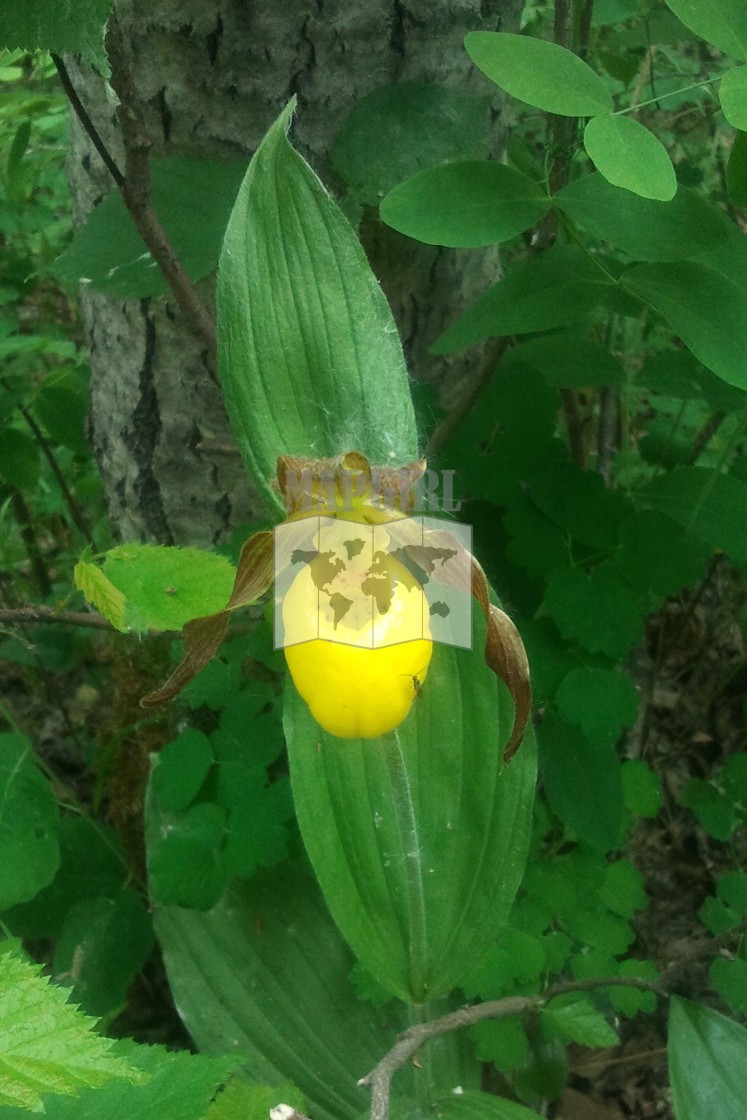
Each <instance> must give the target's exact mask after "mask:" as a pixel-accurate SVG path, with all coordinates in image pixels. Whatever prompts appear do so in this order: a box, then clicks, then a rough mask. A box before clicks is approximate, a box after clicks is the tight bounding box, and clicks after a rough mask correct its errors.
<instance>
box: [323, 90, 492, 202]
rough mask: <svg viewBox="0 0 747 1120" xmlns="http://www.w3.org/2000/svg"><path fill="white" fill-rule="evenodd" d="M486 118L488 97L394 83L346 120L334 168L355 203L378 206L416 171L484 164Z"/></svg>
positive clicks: (369, 97) (368, 98)
mask: <svg viewBox="0 0 747 1120" xmlns="http://www.w3.org/2000/svg"><path fill="white" fill-rule="evenodd" d="M489 115H490V98H488V97H471V96H469V95H466V94H464V93H461V92H460V91H459V90H454V89H447V88H446V87H445V86H440V85H435V84H432V83H424V82H396V83H394V84H393V85H387V86H384V87H383V88H381V89H376V90H374V91H373V93H369V94H368V95H367V96H366V97H364V98H362V99H361V100H360V101H359V102H358V103H357V105H356V106H355V107H354V108H353V110H352V112H351V113H350V115H349V116H348V117H346V118H345V120H344V121H343V124H342V126H341V128H340V130H339V132H338V133H337V135H336V136H335V139H334V143H333V145H332V151H331V159H332V164H333V166H334V168H335V170H336V171H337V172H338V174H339V175H340V176H341V177H342V179H343V180H344V182H345V183H346V184H347V187H348V190H349V191H350V193H351V194H352V196H353V197H354V199H355V200H356V201H357V202H359V203H362V204H364V205H368V206H378V205H379V203H380V202H381V200H382V198H383V197H384V195H385V194H386V193H387V191H390V190H391V189H392V187H395V186H396V185H397V183H401V182H403V181H404V180H405V179H409V178H410V176H411V175H416V174H417V173H418V172H419V171H425V170H427V169H428V168H429V167H437V166H438V165H439V164H442V163H448V162H449V161H450V160H455V159H487V157H488V155H489V154H490V142H489V131H490V125H489ZM384 141H386V142H384Z"/></svg>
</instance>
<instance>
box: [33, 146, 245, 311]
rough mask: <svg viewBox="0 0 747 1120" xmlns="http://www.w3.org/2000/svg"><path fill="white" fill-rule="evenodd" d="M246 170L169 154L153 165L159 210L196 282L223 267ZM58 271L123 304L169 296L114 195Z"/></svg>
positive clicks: (75, 242) (240, 162) (75, 241)
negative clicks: (220, 264) (229, 227)
mask: <svg viewBox="0 0 747 1120" xmlns="http://www.w3.org/2000/svg"><path fill="white" fill-rule="evenodd" d="M245 171H246V163H245V162H244V161H243V160H210V159H195V158H193V157H191V156H171V157H170V158H169V159H159V160H154V161H153V165H152V169H151V178H152V193H153V206H154V209H155V211H156V213H157V215H158V217H159V218H160V220H161V223H162V224H163V228H164V230H165V231H166V234H167V235H168V238H169V240H170V242H171V244H172V245H173V247H174V249H175V251H176V253H177V256H178V257H179V260H180V261H181V263H182V265H183V266H184V269H185V270H186V272H187V274H188V275H189V276H190V278H191V279H192V280H200V279H202V277H203V276H207V274H208V273H209V272H212V271H213V270H214V269H215V266H216V265H217V263H218V255H219V253H220V246H221V240H222V238H223V234H224V232H225V229H226V225H227V223H228V218H229V215H230V213H231V207H232V206H233V204H234V202H235V200H236V193H237V191H238V189H239V186H240V184H241V180H242V177H243V175H244V172H245ZM207 199H209V205H206V200H207ZM54 272H55V274H56V275H57V276H58V277H59V278H60V279H61V280H62V281H67V282H68V283H72V284H76V285H77V284H83V285H86V286H90V287H91V288H93V289H95V290H96V291H98V292H106V293H108V294H110V295H114V296H121V297H122V298H123V299H145V298H146V297H147V296H156V295H162V294H163V293H165V292H167V291H168V285H167V283H166V281H165V280H164V278H163V276H162V275H161V272H160V271H159V269H158V267H157V265H156V263H155V261H154V260H153V257H152V256H151V254H150V252H149V251H148V249H147V248H146V246H145V243H144V242H143V240H142V238H141V237H140V234H139V233H138V232H137V229H136V227H135V223H134V222H133V220H132V218H131V217H130V215H129V213H128V211H127V210H126V208H125V205H124V202H123V201H122V197H121V195H120V193H119V191H116V190H114V191H112V192H111V193H110V194H108V195H107V196H106V198H105V199H104V200H103V202H102V203H101V204H100V205H99V206H97V207H96V209H95V210H93V211H92V212H91V214H90V215H89V216H88V219H87V220H86V223H85V225H84V226H82V228H81V229H80V230H78V232H77V233H76V235H75V237H74V238H73V240H72V242H71V244H70V245H69V246H68V248H67V249H66V250H65V252H64V253H62V255H61V256H60V257H58V258H57V261H56V262H55V265H54Z"/></svg>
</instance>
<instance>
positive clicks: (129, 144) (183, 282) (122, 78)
mask: <svg viewBox="0 0 747 1120" xmlns="http://www.w3.org/2000/svg"><path fill="white" fill-rule="evenodd" d="M106 46H107V52H108V54H109V61H110V63H111V68H112V76H111V84H112V88H113V89H114V92H115V93H116V94H117V96H118V98H119V102H120V105H119V121H120V125H121V128H122V140H123V143H124V149H125V172H124V182H123V183H122V184H121V185H120V190H121V193H122V199H123V201H124V204H125V206H126V207H127V209H128V210H129V212H130V214H131V215H132V218H133V220H134V222H135V224H136V226H137V229H138V232H139V234H140V236H141V237H142V239H143V241H144V242H145V244H146V245H147V246H148V249H149V250H150V252H151V254H152V255H153V259H154V261H155V262H156V263H157V265H158V267H159V268H160V270H161V272H162V273H163V276H164V278H165V279H166V282H167V283H168V285H169V287H170V288H171V291H172V292H173V293H174V297H175V299H176V300H177V302H178V304H179V306H180V308H181V310H182V311H183V313H184V315H185V316H186V318H187V320H188V321H189V322H191V323H192V324H193V325H194V327H195V329H196V330H197V331H198V333H199V334H200V336H201V337H202V338H203V340H204V341H205V343H206V345H207V347H208V352H209V356H210V360H211V363H213V364H214V361H215V354H216V330H215V319H214V318H213V316H212V314H211V312H210V311H209V310H208V309H207V307H206V306H205V304H204V303H203V301H202V299H201V298H200V296H199V293H198V292H197V289H196V288H195V286H194V284H193V283H192V281H191V280H190V278H189V276H187V273H186V272H185V271H184V268H183V266H182V263H181V261H180V260H179V258H178V256H177V255H176V252H175V251H174V248H173V246H172V245H171V243H170V241H169V239H168V237H167V236H166V233H165V231H164V228H163V226H162V225H161V222H160V220H159V218H158V215H157V214H156V212H155V210H154V209H153V201H152V197H151V184H150V165H149V163H148V156H149V153H150V148H151V142H150V139H149V137H148V134H147V130H146V128H145V121H144V119H143V111H142V105H141V102H140V97H139V94H138V90H137V86H136V84H135V77H134V74H133V72H132V67H131V65H130V56H129V51H128V48H127V44H126V43H125V40H124V36H123V34H122V29H121V27H120V25H119V21H118V20H117V17H116V16H115V15H114V16H112V17H111V18H110V20H109V29H108V32H107V36H106Z"/></svg>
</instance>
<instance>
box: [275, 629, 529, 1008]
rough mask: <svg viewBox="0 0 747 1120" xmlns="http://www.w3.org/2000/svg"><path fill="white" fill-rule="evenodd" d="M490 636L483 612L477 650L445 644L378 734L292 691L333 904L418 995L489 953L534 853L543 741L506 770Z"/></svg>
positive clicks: (292, 739) (435, 989) (383, 966)
mask: <svg viewBox="0 0 747 1120" xmlns="http://www.w3.org/2000/svg"><path fill="white" fill-rule="evenodd" d="M484 636H485V627H484V622H483V621H482V619H480V620H479V623H478V628H477V629H476V634H475V648H474V650H473V651H466V650H457V649H454V648H451V647H447V646H439V647H438V648H437V649H436V651H435V653H434V657H433V660H432V662H431V667H430V670H429V674H428V680H427V682H426V684H425V686H424V688H423V693H422V696H421V698H420V699H419V701H418V702H417V703H415V704H414V705H413V710H412V712H411V713H410V715H409V716H408V718H407V719H406V720H405V722H404V724H402V725H401V727H400V728H399V729H398V730H396V731H394V732H391V733H390V734H388V735H386V736H384V737H383V738H381V739H379V740H341V739H337V738H335V737H334V736H332V735H329V734H327V733H326V732H324V731H323V730H322V729H321V728H320V727H319V726H318V725H317V724H316V723H315V721H314V720H313V718H312V717H311V715H310V714H309V711H308V709H307V707H306V705H305V704H304V703H303V701H302V700H301V699H300V697H299V696H298V694H297V693H296V692H295V689H293V688H292V687H290V686H289V687H288V690H287V693H286V709H285V726H286V737H287V739H288V749H289V755H290V762H291V781H292V785H293V794H294V800H295V803H296V810H297V813H298V819H299V824H300V826H301V832H302V835H303V838H304V842H305V844H306V847H307V850H308V852H309V855H310V857H311V861H312V864H313V866H314V870H315V872H316V875H317V877H318V879H319V882H320V885H321V887H322V890H323V892H324V895H325V898H326V900H327V904H328V905H329V907H330V910H331V912H332V914H333V917H334V918H335V920H336V922H337V924H338V926H339V927H340V930H341V931H342V933H343V935H344V937H345V938H346V940H347V941H348V943H349V944H350V946H351V948H352V949H353V951H354V952H355V953H356V955H357V956H359V958H360V959H361V961H362V962H363V964H364V965H365V967H366V968H367V969H369V971H371V972H372V973H373V974H374V976H376V978H377V979H378V980H379V981H380V982H381V983H382V984H384V986H385V987H387V988H388V990H389V991H391V992H392V993H393V994H395V995H397V996H399V997H400V998H403V999H406V1000H410V1001H412V1002H414V1003H422V1002H423V1001H424V1000H426V999H429V998H430V999H433V998H436V997H437V996H439V995H441V994H443V993H445V992H448V991H449V990H450V989H451V988H453V987H454V986H455V985H456V984H457V983H458V982H459V980H460V979H461V978H462V976H463V975H464V974H465V973H466V972H467V970H468V969H469V967H470V966H471V965H472V964H473V963H474V961H475V959H476V958H478V957H479V956H480V954H481V953H482V952H484V951H485V950H486V949H487V948H488V946H489V945H490V942H491V940H492V938H493V937H494V936H495V931H496V929H497V928H498V926H499V925H500V924H501V922H502V921H503V920H504V919H505V916H506V914H507V913H508V909H509V907H510V905H511V903H512V901H513V897H514V894H515V892H516V890H517V888H518V884H519V881H520V878H521V874H522V870H523V865H524V860H525V858H526V845H527V839H528V824H529V814H530V812H531V804H532V794H533V786H534V750H533V739H532V737H531V735H528V736H527V738H526V740H525V742H524V745H523V746H522V747H521V749H520V750H519V753H518V754H517V756H516V758H515V759H514V760H513V761H512V762H511V763H510V764H509V765H508V766H507V767H506V768H505V769H504V770H503V771H501V761H500V760H501V752H502V747H503V745H504V744H505V741H506V740H507V738H508V735H509V733H510V730H511V725H512V722H513V713H512V711H511V704H510V701H509V700H508V696H507V693H506V691H505V689H504V687H503V686H502V685H497V684H496V679H495V677H494V676H493V674H492V673H491V672H490V670H489V669H487V667H486V666H485V664H484V662H483V660H482V654H481V652H479V651H481V650H482V647H483V644H484ZM371 702H372V703H375V698H372V701H371Z"/></svg>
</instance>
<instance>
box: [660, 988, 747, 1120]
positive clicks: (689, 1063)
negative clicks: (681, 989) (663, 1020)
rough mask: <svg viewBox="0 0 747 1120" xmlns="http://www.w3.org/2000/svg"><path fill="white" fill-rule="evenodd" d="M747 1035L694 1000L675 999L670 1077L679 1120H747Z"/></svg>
mask: <svg viewBox="0 0 747 1120" xmlns="http://www.w3.org/2000/svg"><path fill="white" fill-rule="evenodd" d="M746 1059H747V1030H745V1029H744V1027H742V1026H740V1025H739V1024H738V1023H735V1022H734V1021H733V1020H732V1019H727V1018H726V1016H725V1015H720V1014H719V1013H718V1012H717V1011H712V1010H711V1009H710V1007H703V1006H701V1005H700V1004H697V1003H691V1002H690V1000H686V999H680V998H679V997H677V998H675V999H672V1002H671V1005H670V1011H669V1078H670V1081H671V1084H672V1103H673V1105H674V1113H675V1116H676V1117H677V1120H702V1118H703V1117H705V1116H707V1117H708V1120H743V1117H744V1116H745V1115H746V1114H747V1081H745V1078H744V1066H745V1060H746Z"/></svg>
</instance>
